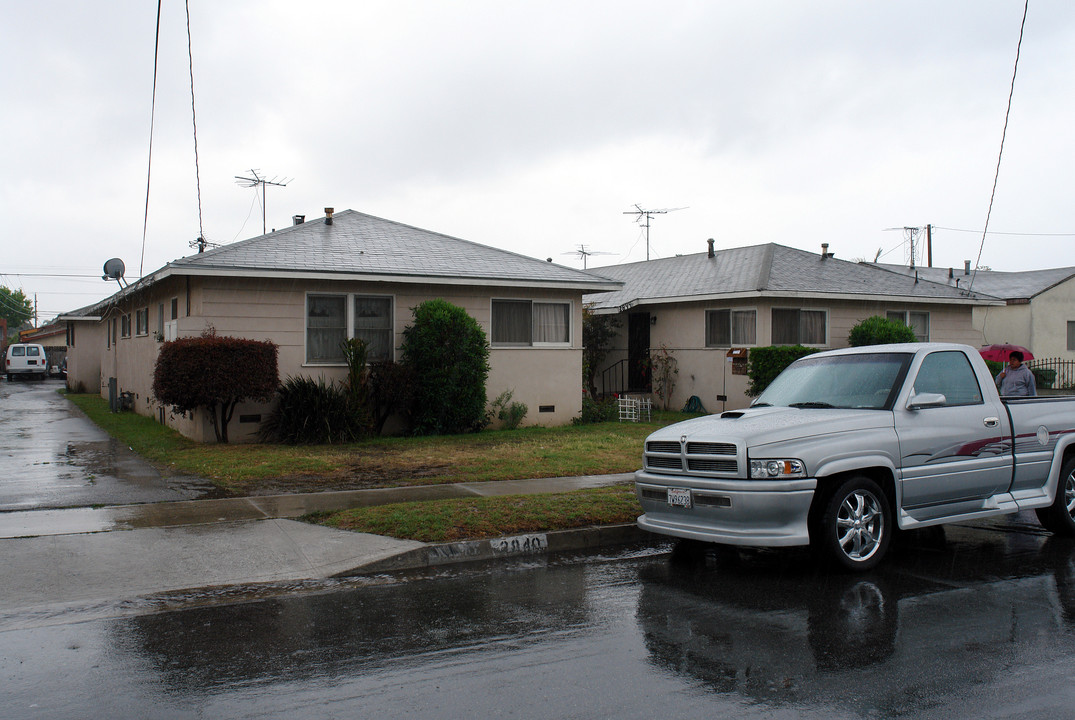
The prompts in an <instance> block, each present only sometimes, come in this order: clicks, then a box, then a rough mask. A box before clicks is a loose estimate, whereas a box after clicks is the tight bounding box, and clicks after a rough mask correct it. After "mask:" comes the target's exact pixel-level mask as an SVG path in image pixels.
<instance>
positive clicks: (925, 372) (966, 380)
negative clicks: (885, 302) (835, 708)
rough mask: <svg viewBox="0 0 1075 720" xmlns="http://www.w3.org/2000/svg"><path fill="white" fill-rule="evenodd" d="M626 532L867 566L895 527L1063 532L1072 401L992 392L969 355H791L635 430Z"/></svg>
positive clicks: (907, 347)
mask: <svg viewBox="0 0 1075 720" xmlns="http://www.w3.org/2000/svg"><path fill="white" fill-rule="evenodd" d="M635 488H636V492H637V495H638V499H639V501H640V502H641V504H642V509H643V511H644V513H645V514H643V515H642V516H641V517H639V518H638V525H639V527H641V528H643V529H644V530H649V531H651V532H655V533H661V534H664V535H671V536H674V537H679V538H687V539H693V540H700V541H703V542H711V543H719V544H727V545H745V546H756V547H757V546H790V545H807V544H811V545H814V546H815V547H816V548H817V549H818V550H820V551H821V552H822V553H824V554H825V555H827V556H828V557H829V558H831V559H832V560H834V561H835V562H836V563H837V564H839V565H840V566H842V567H844V568H847V569H851V570H866V569H869V568H871V567H873V566H874V565H876V564H877V563H878V562H880V561H881V559H882V557H883V556H884V555H885V552H886V551H887V550H888V547H889V543H890V542H891V540H892V535H893V533H894V531H895V529H896V528H897V527H899V528H901V529H910V528H920V527H926V526H929V525H939V524H941V523H948V522H955V521H961V520H971V519H976V518H984V517H991V516H994V515H1004V514H1010V513H1016V512H1019V511H1021V510H1027V509H1034V510H1036V511H1037V515H1038V519H1039V521H1040V522H1041V524H1042V525H1044V526H1045V527H1046V528H1048V529H1049V530H1051V531H1052V532H1054V533H1057V534H1063V535H1075V397H1070V398H1069V397H1053V398H1001V397H1000V396H999V395H998V393H997V389H996V386H995V385H994V383H993V378H992V377H991V376H990V374H989V369H988V367H987V366H986V364H985V362H984V361H983V360H982V358H981V356H980V355H979V354H978V352H977V351H976V350H974V349H973V348H970V347H967V346H965V345H953V344H941V343H912V344H903V345H878V346H872V347H861V348H848V349H844V350H833V351H829V352H822V353H817V354H815V355H809V356H807V357H805V358H802V359H800V360H797V361H796V362H794V363H792V364H791V365H790V366H788V368H787V369H786V370H784V372H783V373H781V374H780V375H779V376H778V377H777V378H776V379H775V380H774V381H773V383H772V384H771V385H770V386H769V387H768V388H767V389H766V390H765V391H764V392H763V393H762V394H761V395H760V396H759V397H758V398H757V399H756V400H755V401H754V403H752V404H751V406H750V407H749V408H747V409H745V410H736V411H731V412H724V413H721V414H720V415H710V416H707V417H701V418H696V419H694V420H687V421H685V422H681V423H676V424H675V425H670V426H668V427H666V428H662V429H661V430H658V431H657V432H655V433H653V434H652V435H650V436H649V437H648V438H647V439H646V444H645V453H644V466H643V468H642V469H641V470H639V471H638V472H636V473H635Z"/></svg>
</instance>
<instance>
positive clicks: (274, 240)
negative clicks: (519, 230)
mask: <svg viewBox="0 0 1075 720" xmlns="http://www.w3.org/2000/svg"><path fill="white" fill-rule="evenodd" d="M164 270H165V271H167V273H168V274H184V275H185V274H191V275H213V274H228V275H234V276H252V277H271V276H275V275H286V276H288V277H296V276H306V277H331V278H346V279H378V280H394V281H400V282H426V283H435V284H459V283H460V282H472V283H480V284H482V285H490V284H491V285H508V286H520V285H521V286H525V287H556V288H577V289H582V290H588V291H594V290H608V289H613V288H616V287H618V285H619V283H618V282H617V281H614V280H609V279H608V278H604V277H600V276H598V275H596V274H594V273H589V272H584V271H582V270H576V269H574V268H569V267H564V266H562V265H556V264H554V263H551V262H545V261H542V260H537V259H535V258H531V257H526V256H525V255H519V254H516V253H513V252H508V251H507V250H500V249H497V248H493V247H489V246H487V245H479V244H478V243H474V242H470V241H467V240H461V239H459V238H455V237H451V236H449V235H444V234H441V233H437V232H431V231H429V230H422V229H420V228H416V227H412V226H410V225H404V224H403V223H398V222H393V221H391V220H384V219H382V218H378V217H374V216H372V215H365V214H363V213H360V212H355V211H354V210H343V211H341V212H337V213H335V214H334V216H333V219H332V224H328V223H326V222H325V219H324V218H318V219H317V220H311V221H309V222H304V223H302V224H300V225H292V226H290V227H287V228H284V229H282V230H276V231H274V232H271V233H268V234H266V235H261V236H258V237H255V238H250V239H249V240H243V241H241V242H237V243H233V244H231V245H225V246H224V247H220V248H216V249H213V250H209V251H208V252H204V253H199V254H197V255H191V256H189V257H185V258H182V259H180V260H175V261H174V262H171V263H169V264H168V265H167V266H166V267H165V268H164Z"/></svg>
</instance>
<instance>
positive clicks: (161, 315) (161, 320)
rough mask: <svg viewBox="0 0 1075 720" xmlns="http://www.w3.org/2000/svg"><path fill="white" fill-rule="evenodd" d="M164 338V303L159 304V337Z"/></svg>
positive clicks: (159, 338)
mask: <svg viewBox="0 0 1075 720" xmlns="http://www.w3.org/2000/svg"><path fill="white" fill-rule="evenodd" d="M163 338H164V303H161V304H160V305H158V306H157V339H158V341H159V340H161V339H163Z"/></svg>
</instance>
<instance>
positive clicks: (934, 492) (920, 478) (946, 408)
mask: <svg viewBox="0 0 1075 720" xmlns="http://www.w3.org/2000/svg"><path fill="white" fill-rule="evenodd" d="M914 391H915V392H916V393H940V394H942V395H944V396H945V404H944V405H943V406H942V407H928V408H921V409H918V410H906V409H903V408H896V412H895V415H896V434H897V435H898V436H899V443H900V457H901V460H902V462H901V466H902V469H901V482H902V488H903V503H902V504H903V507H904V508H915V507H925V506H929V505H941V504H944V503H952V502H959V501H964V500H976V499H981V498H987V497H989V496H991V495H995V494H996V493H998V492H1004V491H1005V490H1007V488H1008V486H1009V485H1010V484H1011V481H1012V467H1013V456H1012V448H1011V443H1010V441H1009V440H1010V435H1009V430H1008V418H1007V413H1006V412H1005V410H1004V407H1003V406H1002V405H999V404H994V403H991V402H988V401H986V400H984V399H983V393H982V390H981V388H980V387H979V385H978V380H977V377H976V376H975V374H974V369H973V368H972V367H971V365H970V361H969V360H967V356H966V355H964V354H963V353H962V352H959V351H958V350H945V351H941V352H935V353H930V354H929V355H927V356H926V358H925V359H924V360H923V361H922V365H921V367H919V369H918V372H917V374H916V375H915V379H914Z"/></svg>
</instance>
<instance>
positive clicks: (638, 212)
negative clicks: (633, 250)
mask: <svg viewBox="0 0 1075 720" xmlns="http://www.w3.org/2000/svg"><path fill="white" fill-rule="evenodd" d="M686 209H687V208H685V207H677V208H664V209H662V210H643V209H642V206H641V205H639V204H638V203H635V209H634V210H629V211H627V212H625V213H624V215H635V216H637V217H635V222H637V223H640V224H641V225H642V227H644V228H646V259H647V260H649V221H650V219H651V218H652V217H653V216H654V215H664V214H665V213H670V212H675V211H676V210H686ZM642 218H645V219H646V222H644V223H643V222H642Z"/></svg>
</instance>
